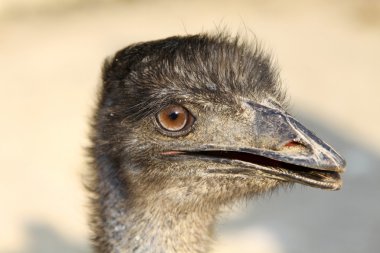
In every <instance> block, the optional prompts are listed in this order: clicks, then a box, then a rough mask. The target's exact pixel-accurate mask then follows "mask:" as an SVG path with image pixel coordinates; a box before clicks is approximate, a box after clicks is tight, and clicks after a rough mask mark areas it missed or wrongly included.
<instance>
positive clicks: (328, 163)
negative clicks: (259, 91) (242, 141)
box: [241, 102, 346, 172]
mask: <svg viewBox="0 0 380 253" xmlns="http://www.w3.org/2000/svg"><path fill="white" fill-rule="evenodd" d="M248 104H249V105H250V106H251V107H252V108H253V109H254V111H255V124H253V128H254V129H253V136H255V138H256V142H257V143H260V144H261V145H262V146H263V148H261V149H256V148H255V149H250V148H247V149H244V150H245V151H247V152H250V153H255V154H257V155H260V156H264V157H267V158H271V159H274V160H276V161H281V162H285V163H289V164H293V165H297V166H302V167H306V168H311V169H316V170H323V171H335V172H343V169H344V167H345V166H346V162H345V160H344V159H343V157H342V156H340V155H339V154H338V153H337V152H336V151H335V150H334V149H333V148H332V147H330V146H329V145H328V144H326V143H325V142H324V141H322V140H321V139H319V138H318V137H317V136H316V135H315V134H313V133H312V132H311V131H310V130H308V129H307V128H306V127H304V126H303V125H302V124H301V123H300V122H298V121H297V120H296V119H295V118H293V117H292V116H290V115H289V114H286V113H285V112H282V111H279V110H276V109H272V108H268V107H265V106H262V105H260V104H256V103H252V102H249V103H248ZM260 144H259V145H260ZM241 151H243V149H242V150H241Z"/></svg>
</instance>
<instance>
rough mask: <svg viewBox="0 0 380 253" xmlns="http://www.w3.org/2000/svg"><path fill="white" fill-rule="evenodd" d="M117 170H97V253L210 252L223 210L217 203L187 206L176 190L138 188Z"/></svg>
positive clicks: (95, 230)
mask: <svg viewBox="0 0 380 253" xmlns="http://www.w3.org/2000/svg"><path fill="white" fill-rule="evenodd" d="M103 163H104V162H103ZM103 165H104V164H103ZM113 170H114V168H111V167H110V166H103V167H101V168H99V169H98V170H97V171H98V177H97V185H96V190H95V193H96V195H97V196H96V198H95V199H94V205H95V210H96V213H95V215H94V217H93V220H92V225H93V231H94V232H95V237H94V244H95V248H96V252H98V253H105V252H107V253H110V252H118V253H119V252H134V253H142V252H152V253H153V252H157V253H158V252H160V253H161V252H165V253H170V252H184V253H186V252H189V253H190V252H199V253H200V252H207V251H208V250H209V246H210V242H211V235H212V231H213V225H214V221H215V216H216V214H217V210H216V209H215V208H214V207H209V208H208V207H205V205H192V204H191V205H188V206H181V205H179V203H180V200H181V199H180V198H179V197H178V195H177V194H176V191H175V188H173V189H172V190H167V191H166V192H163V191H155V193H156V194H151V193H149V192H147V191H146V189H145V190H142V189H139V187H138V186H136V187H134V188H133V191H132V190H131V189H132V188H131V187H132V185H129V184H128V183H126V180H125V179H124V178H123V179H121V177H120V175H118V173H113V172H112V171H113ZM134 186H135V185H134ZM171 193H173V194H171Z"/></svg>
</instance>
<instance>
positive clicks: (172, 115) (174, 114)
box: [169, 112, 179, 121]
mask: <svg viewBox="0 0 380 253" xmlns="http://www.w3.org/2000/svg"><path fill="white" fill-rule="evenodd" d="M178 114H179V113H178V112H171V113H170V114H169V119H171V120H173V121H174V120H176V119H177V118H178Z"/></svg>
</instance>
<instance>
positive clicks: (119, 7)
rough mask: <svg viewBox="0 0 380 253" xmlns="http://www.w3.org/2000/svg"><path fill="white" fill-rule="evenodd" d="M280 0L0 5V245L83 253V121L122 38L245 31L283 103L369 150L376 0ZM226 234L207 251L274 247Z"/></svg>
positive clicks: (379, 18) (259, 237)
mask: <svg viewBox="0 0 380 253" xmlns="http://www.w3.org/2000/svg"><path fill="white" fill-rule="evenodd" d="M69 2H70V1H69ZM87 2H89V1H87ZM284 3H285V1H284V2H281V1H253V2H251V1H234V2H232V1H230V2H229V1H193V2H191V3H190V1H176V2H169V1H140V2H139V1H130V2H113V3H112V4H107V3H106V1H100V2H99V3H97V4H94V5H90V4H88V3H87V4H84V5H78V6H77V5H66V7H67V6H69V7H70V8H65V9H60V8H56V6H54V8H53V7H49V8H47V9H46V8H41V9H38V10H37V11H33V12H31V11H30V9H29V8H28V9H27V10H22V9H21V11H20V10H19V9H17V8H16V9H12V11H7V9H6V8H5V7H4V8H3V9H1V8H0V15H2V16H0V115H2V117H1V124H0V129H1V131H0V140H1V142H0V161H1V163H2V166H1V168H0V170H1V171H0V175H1V176H0V203H1V204H0V225H1V229H0V252H29V253H36V252H88V242H87V240H86V239H85V238H86V237H87V235H88V229H87V225H86V207H85V205H86V194H85V191H84V189H83V187H82V183H81V175H82V174H83V172H84V171H85V169H86V166H85V158H84V151H83V148H84V147H85V146H86V145H87V143H88V142H87V139H86V136H87V133H88V126H87V123H88V118H89V116H90V115H91V108H92V106H93V103H94V95H95V91H96V88H97V85H98V83H99V74H100V68H101V64H102V61H103V59H104V58H105V56H107V55H110V54H112V53H113V52H115V51H116V50H118V49H120V48H122V47H124V46H125V45H127V44H129V43H132V42H138V41H143V40H150V39H157V38H162V37H165V36H170V35H175V34H186V33H197V32H202V31H215V30H216V29H220V27H222V28H227V29H228V30H230V31H232V32H233V33H235V32H240V33H242V34H244V35H246V36H248V37H252V36H253V35H252V33H254V34H255V35H256V36H257V37H258V38H259V40H260V41H262V42H263V44H264V45H265V46H266V48H268V49H269V50H270V51H271V52H273V54H274V55H275V57H276V59H278V62H279V65H280V66H281V69H282V77H283V80H284V83H285V85H286V86H287V87H288V93H289V95H290V96H291V98H292V105H293V106H292V108H293V112H294V113H295V114H297V115H306V117H307V118H312V119H313V121H312V122H319V123H320V124H322V125H324V126H325V127H327V128H328V129H330V131H332V132H335V133H338V134H339V136H341V137H342V138H343V139H344V140H350V142H344V143H355V145H360V146H361V147H365V149H366V150H371V152H372V153H371V154H372V157H374V159H375V158H376V157H378V156H379V154H380V133H379V131H378V129H379V125H380V99H379V98H378V96H379V94H380V75H379V71H380V46H379V45H380V4H379V2H378V1H319V2H317V1H291V2H289V1H288V2H287V4H284ZM1 6H7V5H5V4H3V5H0V7H1ZM41 6H43V5H42V4H41ZM331 138H334V137H331ZM343 148H344V147H343ZM356 169H360V168H356ZM377 175H378V174H377ZM287 194H290V193H287ZM377 201H378V199H377ZM278 217H280V216H278ZM236 233H237V232H234V235H229V234H228V233H226V235H225V236H224V235H222V237H225V239H224V242H225V244H223V245H224V246H223V247H221V249H218V250H216V251H219V252H222V251H224V252H231V251H232V250H231V248H229V247H230V246H229V244H228V242H231V245H235V246H236V241H241V242H240V243H238V244H239V245H245V244H247V245H250V246H247V247H245V248H249V250H247V251H240V252H252V251H253V250H252V249H257V250H256V252H283V251H284V248H283V247H282V246H281V245H280V244H279V243H278V240H277V239H276V238H274V237H273V234H271V233H270V232H267V231H266V229H265V228H264V229H261V228H256V227H255V228H253V230H252V231H251V230H250V231H249V232H247V231H242V232H241V234H238V236H236ZM300 233H301V232H300ZM39 243H42V244H43V245H45V246H44V247H45V248H44V249H40V248H38V247H40V246H39ZM46 243H47V244H46ZM49 243H50V244H51V247H52V249H54V250H52V251H49V250H46V247H47V248H48V247H49V245H50V244H49ZM289 243H293V244H294V243H296V241H292V240H290V242H289ZM46 245H48V246H46ZM27 249H30V250H27ZM59 249H61V250H60V251H59ZM293 252H295V251H293ZM335 252H337V251H335Z"/></svg>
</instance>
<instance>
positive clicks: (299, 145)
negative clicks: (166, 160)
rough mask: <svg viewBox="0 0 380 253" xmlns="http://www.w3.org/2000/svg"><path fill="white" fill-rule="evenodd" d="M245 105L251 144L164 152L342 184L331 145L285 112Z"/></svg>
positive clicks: (325, 185)
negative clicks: (249, 121)
mask: <svg viewBox="0 0 380 253" xmlns="http://www.w3.org/2000/svg"><path fill="white" fill-rule="evenodd" d="M247 105H248V106H249V107H250V109H252V110H253V115H254V116H253V119H252V122H251V124H250V129H248V130H247V131H244V132H246V133H249V136H246V137H247V138H249V139H250V140H252V142H251V143H252V144H251V145H248V146H246V144H244V146H243V147H242V146H241V144H239V143H235V144H233V145H232V147H231V145H229V146H228V147H226V146H221V145H206V146H203V147H200V148H197V149H196V150H194V149H192V150H183V149H181V150H176V151H171V152H164V153H163V154H165V155H176V156H177V155H186V156H192V157H195V158H197V159H207V160H210V159H211V160H212V161H214V162H219V163H224V164H225V163H229V164H234V165H238V166H239V167H240V168H249V169H256V170H260V171H262V172H264V174H265V175H266V176H267V177H271V178H276V179H279V180H282V181H292V182H298V183H302V184H305V185H308V186H312V187H317V188H322V189H330V190H338V189H340V188H341V186H342V180H341V178H340V173H342V172H343V171H344V168H345V166H346V162H345V161H344V159H343V158H342V157H341V156H340V155H339V154H338V153H337V152H336V151H335V150H334V149H333V148H331V147H330V146H329V145H327V144H326V143H325V142H323V141H322V140H321V139H319V138H318V137H317V136H316V135H315V134H313V133H312V132H311V131H310V130H308V129H307V128H306V127H304V126H303V125H302V124H301V123H300V122H298V121H297V120H296V119H294V118H293V117H292V116H291V115H289V114H287V113H286V112H284V111H282V110H277V109H273V108H269V107H266V106H263V105H261V104H257V103H254V102H250V101H249V102H247ZM173 152H174V153H173ZM237 171H241V170H237ZM229 173H231V172H229Z"/></svg>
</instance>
